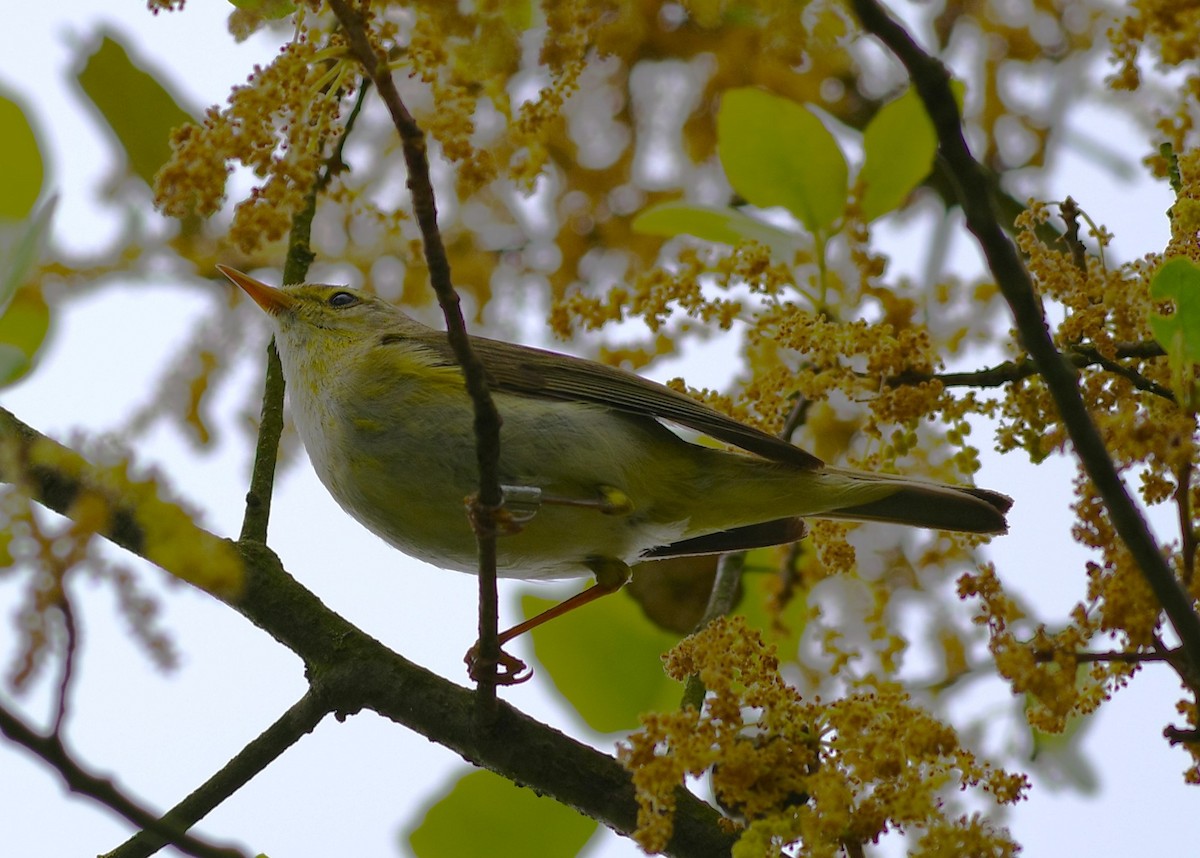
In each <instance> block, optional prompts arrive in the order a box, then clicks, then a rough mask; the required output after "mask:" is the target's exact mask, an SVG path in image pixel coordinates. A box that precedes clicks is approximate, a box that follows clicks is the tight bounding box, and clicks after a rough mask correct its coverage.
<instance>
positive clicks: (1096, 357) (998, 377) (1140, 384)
mask: <svg viewBox="0 0 1200 858" xmlns="http://www.w3.org/2000/svg"><path fill="white" fill-rule="evenodd" d="M1061 354H1062V356H1063V358H1065V359H1066V360H1068V361H1070V363H1071V365H1072V366H1075V367H1077V368H1079V369H1083V368H1084V367H1087V366H1099V367H1100V368H1101V369H1104V370H1107V371H1108V372H1111V373H1114V374H1115V375H1119V376H1121V377H1122V378H1124V379H1125V380H1127V381H1128V382H1129V383H1130V384H1132V385H1133V386H1134V387H1136V388H1137V389H1138V390H1144V391H1146V392H1147V393H1153V394H1154V395H1155V396H1161V397H1162V398H1163V399H1169V400H1170V401H1171V402H1174V401H1175V394H1174V393H1172V392H1171V391H1170V390H1169V389H1167V388H1165V387H1163V386H1162V385H1161V384H1159V383H1158V382H1156V381H1152V380H1150V379H1148V378H1146V377H1145V376H1144V375H1142V374H1141V373H1139V372H1138V371H1137V370H1135V369H1131V368H1130V367H1127V366H1125V365H1124V364H1119V363H1117V362H1116V361H1117V360H1121V359H1128V358H1135V359H1136V358H1142V359H1145V358H1153V357H1165V356H1166V352H1165V351H1163V349H1162V346H1160V345H1159V344H1158V343H1154V342H1151V343H1120V344H1118V346H1117V348H1116V355H1115V359H1110V358H1107V357H1105V356H1104V355H1102V354H1100V350H1099V349H1097V348H1096V347H1095V346H1086V345H1076V346H1071V347H1070V348H1068V349H1066V350H1065V351H1063V352H1061ZM1039 372H1040V370H1039V369H1038V366H1037V363H1036V362H1035V361H1033V360H1032V359H1030V358H1028V357H1021V358H1016V359H1015V360H1009V361H1005V362H1004V363H1000V364H996V366H993V367H988V368H987V369H980V370H975V371H972V372H903V373H900V374H899V375H893V376H890V377H889V378H886V379H884V384H886V385H888V386H889V387H899V386H900V385H907V384H920V383H922V382H925V381H940V382H941V383H942V385H943V386H945V387H1000V386H1001V385H1005V384H1010V383H1012V382H1014V381H1020V380H1021V379H1025V378H1029V377H1030V376H1033V375H1038V374H1039Z"/></svg>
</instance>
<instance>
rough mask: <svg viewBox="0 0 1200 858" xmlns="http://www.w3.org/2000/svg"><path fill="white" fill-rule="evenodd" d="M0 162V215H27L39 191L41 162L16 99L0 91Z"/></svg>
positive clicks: (42, 175)
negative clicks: (0, 169)
mask: <svg viewBox="0 0 1200 858" xmlns="http://www.w3.org/2000/svg"><path fill="white" fill-rule="evenodd" d="M0 164H3V165H4V193H0V218H3V219H6V220H23V219H24V218H26V217H29V213H30V212H31V211H33V206H34V204H35V203H37V199H38V197H39V196H41V193H42V182H43V181H44V180H45V166H44V164H43V162H42V150H41V147H40V146H39V145H38V140H37V135H36V134H35V133H34V131H33V126H32V125H30V123H29V119H28V118H27V117H26V116H25V111H24V109H23V108H22V107H21V105H20V104H18V103H17V102H16V101H13V100H12V99H9V98H7V97H5V96H4V95H3V94H0Z"/></svg>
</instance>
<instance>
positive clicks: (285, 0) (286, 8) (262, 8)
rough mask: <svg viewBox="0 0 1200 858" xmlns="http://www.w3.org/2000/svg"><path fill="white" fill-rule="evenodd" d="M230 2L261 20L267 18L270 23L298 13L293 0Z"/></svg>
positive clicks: (244, 0)
mask: <svg viewBox="0 0 1200 858" xmlns="http://www.w3.org/2000/svg"><path fill="white" fill-rule="evenodd" d="M229 2H230V3H231V4H232V5H234V6H236V7H237V8H239V9H241V10H242V11H243V12H250V13H251V14H254V15H257V16H258V17H260V18H266V19H267V20H268V21H274V20H277V19H279V18H286V17H287V16H288V15H290V14H292V13H293V12H295V11H296V4H295V3H293V2H292V0H229Z"/></svg>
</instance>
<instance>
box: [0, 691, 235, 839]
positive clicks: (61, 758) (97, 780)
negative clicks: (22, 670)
mask: <svg viewBox="0 0 1200 858" xmlns="http://www.w3.org/2000/svg"><path fill="white" fill-rule="evenodd" d="M0 733H3V734H4V736H5V738H7V739H9V740H10V741H12V742H14V743H16V744H18V745H20V746H21V747H23V748H25V749H27V750H29V751H30V752H32V753H33V754H34V755H35V756H37V757H38V758H39V759H40V760H42V761H43V762H44V763H46V764H47V765H49V766H50V767H51V768H52V769H54V771H56V772H58V774H59V775H60V776H61V777H62V779H63V782H64V783H66V785H67V788H68V789H69V790H71V792H76V793H79V794H80V795H86V796H88V797H89V798H93V799H95V800H96V801H98V802H100V803H101V804H103V805H104V806H105V807H107V808H109V809H111V810H114V811H116V812H117V813H119V814H120V815H121V816H123V817H125V818H126V819H128V820H129V821H130V822H132V823H133V824H134V825H136V826H138V827H139V828H143V829H148V830H150V831H153V832H154V834H155V835H156V836H157V837H158V839H159V840H160V842H161V843H164V844H165V843H170V844H171V845H173V846H174V847H175V848H177V849H179V850H180V851H181V852H184V853H185V854H187V855H194V856H196V858H245V853H243V852H240V851H238V850H237V849H232V848H229V847H223V846H214V845H213V844H211V843H206V842H204V841H203V840H200V839H198V838H196V837H193V836H192V835H190V834H188V833H187V826H178V825H172V824H170V823H168V822H166V821H165V820H162V821H160V820H159V819H157V818H156V817H155V815H154V814H153V813H151V812H150V811H149V810H146V809H145V808H144V807H142V806H141V805H139V804H138V803H137V802H135V801H134V800H133V799H131V798H129V796H127V795H125V793H123V792H121V790H120V789H118V788H117V786H116V785H115V784H114V783H113V782H112V781H110V780H107V779H105V778H101V777H98V776H97V775H94V774H92V773H91V772H88V771H85V770H84V768H83V767H82V766H81V765H79V763H77V762H75V760H74V759H73V758H72V757H71V755H70V754H69V753H68V752H67V749H66V748H65V747H64V746H63V743H62V740H61V739H59V737H58V736H57V735H50V736H43V735H41V734H39V733H37V732H35V731H34V730H33V729H32V728H30V727H29V726H28V725H27V724H25V722H23V721H22V720H21V719H20V718H18V717H17V716H16V715H15V714H13V713H12V712H10V711H9V710H8V709H6V708H4V707H3V706H0Z"/></svg>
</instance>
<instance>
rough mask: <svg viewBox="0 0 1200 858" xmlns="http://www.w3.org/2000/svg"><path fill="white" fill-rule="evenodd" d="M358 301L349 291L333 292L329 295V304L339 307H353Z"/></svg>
mask: <svg viewBox="0 0 1200 858" xmlns="http://www.w3.org/2000/svg"><path fill="white" fill-rule="evenodd" d="M357 303H358V299H357V298H355V297H354V296H353V295H351V294H350V293H349V292H334V293H333V294H332V295H330V296H329V306H330V307H337V308H338V309H341V308H343V307H353V306H354V305H355V304H357Z"/></svg>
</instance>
